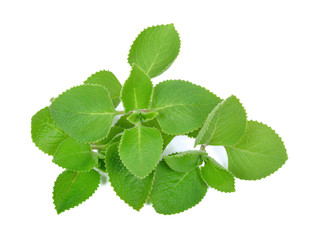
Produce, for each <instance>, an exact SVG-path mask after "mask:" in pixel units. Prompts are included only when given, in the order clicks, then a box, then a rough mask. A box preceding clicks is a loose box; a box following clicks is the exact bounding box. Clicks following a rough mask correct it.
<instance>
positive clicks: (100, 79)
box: [84, 70, 122, 108]
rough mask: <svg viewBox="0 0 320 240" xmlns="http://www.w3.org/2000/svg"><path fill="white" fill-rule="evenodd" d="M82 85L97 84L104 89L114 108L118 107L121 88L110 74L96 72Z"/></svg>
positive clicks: (108, 72)
mask: <svg viewBox="0 0 320 240" xmlns="http://www.w3.org/2000/svg"><path fill="white" fill-rule="evenodd" d="M84 83H85V84H97V85H100V86H103V87H105V88H106V89H107V90H108V92H109V94H110V97H111V99H112V102H113V105H114V107H115V108H116V107H117V106H118V105H119V103H120V91H121V88H122V86H121V83H120V82H119V80H118V79H117V78H116V76H115V75H114V74H113V73H112V72H110V71H105V70H102V71H100V72H96V73H95V74H92V75H91V76H90V77H88V79H87V80H86V81H85V82H84Z"/></svg>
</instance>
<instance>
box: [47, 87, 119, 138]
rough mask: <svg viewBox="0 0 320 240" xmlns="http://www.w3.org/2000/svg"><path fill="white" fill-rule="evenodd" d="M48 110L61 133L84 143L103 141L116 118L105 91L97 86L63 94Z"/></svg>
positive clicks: (76, 89) (74, 89) (76, 88)
mask: <svg viewBox="0 0 320 240" xmlns="http://www.w3.org/2000/svg"><path fill="white" fill-rule="evenodd" d="M50 110H51V114H52V117H53V119H54V120H55V121H56V122H57V124H58V126H59V127H60V128H61V129H62V130H64V132H66V133H67V134H68V135H70V136H71V137H73V138H75V139H77V140H79V141H81V142H87V143H91V142H96V141H99V140H101V139H103V138H105V137H106V136H107V135H108V133H109V130H110V128H111V124H112V122H113V118H114V116H115V115H116V114H117V112H116V111H115V109H114V107H113V104H112V101H111V99H110V96H109V93H108V91H107V90H106V89H105V88H104V87H101V86H98V85H82V86H78V87H74V88H71V89H70V90H67V91H66V92H64V93H62V94H61V95H60V96H59V97H58V98H56V99H55V100H54V101H53V103H52V104H51V106H50Z"/></svg>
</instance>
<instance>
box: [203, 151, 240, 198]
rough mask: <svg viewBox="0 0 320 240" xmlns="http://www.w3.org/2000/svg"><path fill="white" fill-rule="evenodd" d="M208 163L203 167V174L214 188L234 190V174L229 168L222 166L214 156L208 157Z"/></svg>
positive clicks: (222, 190) (226, 190) (225, 190)
mask: <svg viewBox="0 0 320 240" xmlns="http://www.w3.org/2000/svg"><path fill="white" fill-rule="evenodd" d="M206 160H207V161H206V163H205V165H204V166H203V167H201V176H202V178H203V179H204V181H205V182H206V183H207V184H208V185H209V186H210V187H212V188H215V189H217V190H218V191H221V192H234V191H235V186H234V185H235V184H234V176H233V174H232V173H231V172H229V171H228V170H227V169H225V168H224V167H222V166H221V165H220V164H219V163H217V162H216V161H215V160H214V159H213V158H211V157H208V156H207V157H206Z"/></svg>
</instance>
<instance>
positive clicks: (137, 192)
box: [106, 143, 154, 211]
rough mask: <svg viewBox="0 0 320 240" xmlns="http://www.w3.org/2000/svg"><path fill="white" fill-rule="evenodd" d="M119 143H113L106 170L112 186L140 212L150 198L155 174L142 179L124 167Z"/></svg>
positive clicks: (109, 149)
mask: <svg viewBox="0 0 320 240" xmlns="http://www.w3.org/2000/svg"><path fill="white" fill-rule="evenodd" d="M118 146H119V143H113V144H112V145H111V146H110V147H109V148H108V151H107V154H106V169H107V172H108V176H109V181H110V182H111V186H112V187H113V189H114V191H115V192H116V193H117V195H118V196H119V197H120V198H121V199H122V200H123V201H125V202H126V203H127V204H128V205H129V206H131V207H132V208H134V209H135V210H137V211H139V210H140V209H141V208H142V207H143V204H144V203H145V202H146V200H147V198H148V197H149V194H150V191H151V187H152V181H153V177H154V173H151V174H149V175H148V176H147V177H146V178H144V179H140V178H137V177H136V176H134V175H133V174H132V173H131V172H129V171H128V169H127V168H126V167H125V166H124V165H123V163H122V161H121V160H120V157H119V153H118Z"/></svg>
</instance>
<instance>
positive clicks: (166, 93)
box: [152, 80, 221, 135]
mask: <svg viewBox="0 0 320 240" xmlns="http://www.w3.org/2000/svg"><path fill="white" fill-rule="evenodd" d="M220 101H221V99H220V98H218V97H217V96H216V95H214V94H213V93H211V92H209V91H208V90H206V89H205V88H202V87H200V86H198V85H194V84H192V83H190V82H186V81H182V80H169V81H164V82H161V83H159V84H158V85H157V86H155V88H154V93H153V99H152V111H156V112H159V115H158V116H157V120H158V122H159V124H160V126H161V128H162V129H163V131H164V132H166V133H168V134H173V135H178V134H186V133H189V132H191V131H194V130H196V129H197V128H199V127H200V126H201V125H202V124H203V123H204V121H205V120H206V118H207V116H208V114H209V113H210V112H211V111H212V109H213V108H214V107H215V106H216V105H217V104H218V103H219V102H220Z"/></svg>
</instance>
